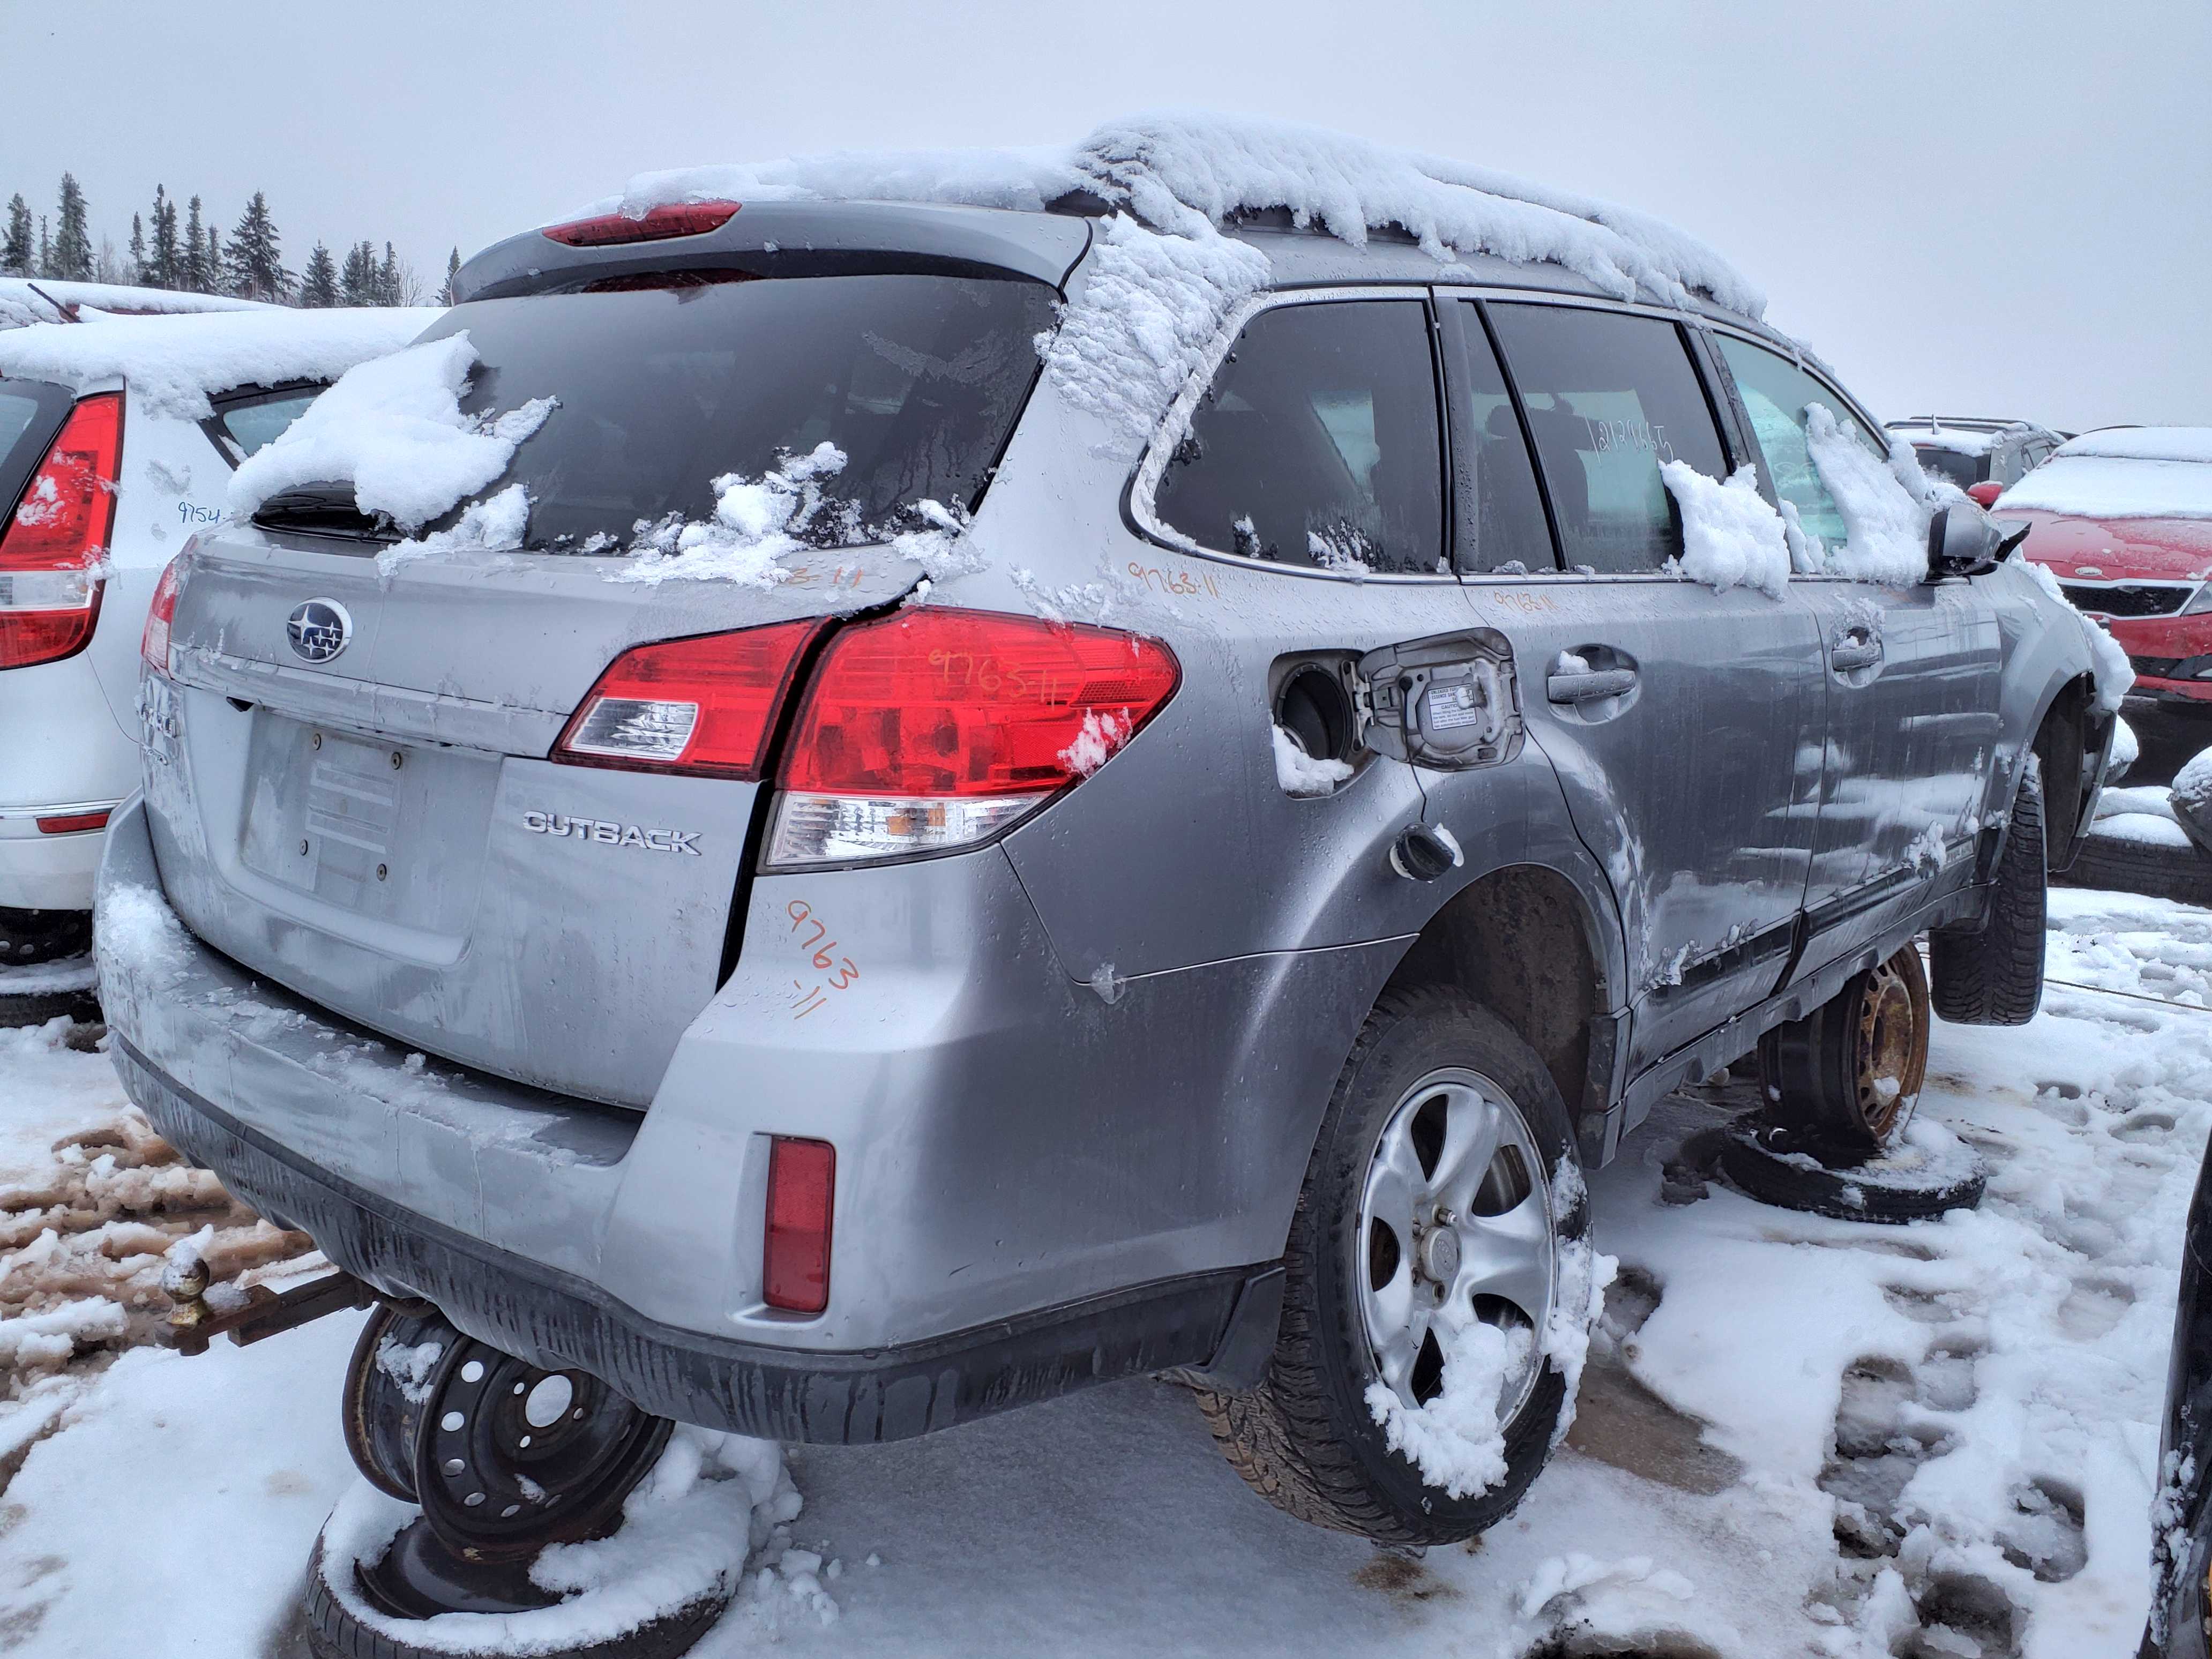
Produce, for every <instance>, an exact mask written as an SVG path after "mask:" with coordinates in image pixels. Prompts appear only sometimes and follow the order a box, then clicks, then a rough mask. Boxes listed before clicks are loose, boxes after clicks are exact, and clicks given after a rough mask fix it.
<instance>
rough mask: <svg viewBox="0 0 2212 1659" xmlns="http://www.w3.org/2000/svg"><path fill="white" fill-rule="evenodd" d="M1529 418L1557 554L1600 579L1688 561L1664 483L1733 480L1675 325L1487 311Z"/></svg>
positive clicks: (1537, 310)
mask: <svg viewBox="0 0 2212 1659" xmlns="http://www.w3.org/2000/svg"><path fill="white" fill-rule="evenodd" d="M1490 315H1491V319H1492V322H1493V323H1494V324H1495V325H1497V329H1498V343H1499V345H1500V346H1501V347H1503V348H1504V352H1505V361H1506V362H1507V363H1508V364H1510V366H1511V368H1512V370H1513V380H1514V384H1515V385H1516V386H1518V387H1519V388H1520V392H1521V400H1522V405H1523V407H1524V408H1525V409H1526V410H1528V428H1529V431H1530V433H1531V434H1532V435H1534V438H1535V441H1536V454H1537V457H1538V459H1540V460H1541V462H1542V463H1543V467H1544V482H1545V483H1547V485H1548V486H1549V487H1550V489H1551V493H1552V510H1553V513H1555V514H1556V515H1557V517H1558V519H1559V543H1560V552H1561V554H1562V556H1564V557H1565V560H1566V562H1567V563H1568V565H1569V566H1570V567H1572V566H1577V565H1583V566H1588V567H1589V568H1592V569H1594V570H1596V571H1597V572H1599V573H1600V574H1607V575H1613V574H1636V573H1640V572H1644V571H1652V570H1656V569H1658V568H1661V567H1662V566H1663V565H1664V564H1665V563H1666V562H1667V561H1668V560H1669V559H1671V558H1675V557H1678V556H1680V553H1681V550H1682V532H1681V528H1680V522H1679V520H1677V518H1676V517H1675V513H1674V502H1673V500H1672V498H1671V497H1669V496H1668V493H1667V486H1666V484H1665V483H1664V482H1663V481H1662V479H1661V477H1660V476H1659V468H1660V465H1661V464H1662V463H1663V462H1666V461H1674V460H1680V461H1686V462H1688V463H1689V464H1690V465H1692V466H1693V467H1695V468H1697V470H1698V471H1700V472H1704V473H1707V474H1709V475H1711V477H1722V476H1723V474H1725V473H1726V471H1728V463H1727V459H1726V458H1725V455H1724V453H1723V450H1722V448H1721V438H1720V430H1719V428H1717V426H1716V425H1715V424H1714V422H1713V415H1712V409H1711V405H1710V404H1707V402H1706V401H1705V387H1704V386H1703V384H1702V383H1701V382H1700V381H1699V379H1698V372H1697V370H1696V369H1695V368H1693V367H1692V365H1691V362H1690V356H1689V353H1688V351H1687V350H1686V349H1685V348H1684V346H1683V344H1682V337H1681V335H1680V332H1679V331H1677V330H1676V328H1675V326H1674V324H1672V323H1669V322H1662V321H1661V320H1660V319H1656V318H1652V317H1632V316H1628V315H1626V314H1625V313H1620V312H1611V311H1583V310H1579V309H1577V308H1576V307H1570V306H1532V305H1510V304H1509V305H1492V306H1491V307H1490Z"/></svg>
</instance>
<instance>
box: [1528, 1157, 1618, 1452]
mask: <svg viewBox="0 0 2212 1659" xmlns="http://www.w3.org/2000/svg"><path fill="white" fill-rule="evenodd" d="M1552 1204H1553V1209H1554V1210H1555V1211H1556V1212H1558V1213H1559V1214H1560V1215H1562V1216H1571V1215H1572V1214H1574V1213H1575V1212H1577V1211H1578V1210H1583V1209H1586V1208H1587V1206H1589V1189H1588V1188H1586V1187H1585V1186H1584V1185H1583V1172H1582V1166H1581V1165H1580V1164H1577V1162H1576V1161H1575V1158H1574V1157H1573V1155H1572V1154H1571V1153H1562V1154H1561V1155H1560V1158H1559V1163H1558V1164H1555V1165H1554V1166H1553V1170H1552ZM1619 1273H1620V1262H1619V1261H1616V1260H1615V1259H1614V1258H1613V1257H1612V1256H1609V1255H1601V1254H1599V1252H1598V1250H1597V1249H1596V1247H1595V1245H1593V1244H1592V1243H1590V1236H1589V1233H1587V1232H1584V1233H1583V1234H1582V1235H1581V1236H1580V1237H1576V1238H1571V1239H1569V1240H1567V1241H1566V1242H1565V1243H1562V1244H1561V1245H1560V1246H1559V1264H1558V1267H1557V1269H1556V1277H1555V1278H1554V1279H1553V1285H1552V1310H1551V1312H1550V1314H1549V1315H1547V1316H1546V1318H1545V1321H1544V1329H1543V1333H1542V1334H1541V1337H1540V1338H1539V1339H1538V1341H1537V1348H1538V1351H1539V1352H1541V1353H1542V1354H1543V1356H1544V1362H1545V1364H1547V1365H1549V1366H1550V1367H1551V1368H1552V1369H1553V1370H1555V1371H1557V1372H1558V1373H1559V1381H1560V1383H1561V1384H1562V1385H1563V1391H1562V1394H1561V1396H1560V1401H1559V1421H1558V1422H1557V1423H1555V1424H1553V1427H1552V1444H1553V1446H1554V1447H1555V1448H1556V1447H1557V1446H1558V1445H1559V1443H1560V1442H1561V1441H1563V1440H1565V1438H1566V1437H1567V1431H1568V1430H1570V1429H1571V1428H1572V1427H1574V1425H1575V1402H1576V1400H1577V1397H1578V1396H1579V1395H1580V1394H1581V1391H1582V1382H1583V1366H1584V1364H1587V1363H1588V1361H1589V1337H1590V1327H1591V1325H1592V1324H1593V1323H1594V1322H1595V1321H1596V1319H1597V1316H1598V1315H1599V1314H1600V1313H1601V1312H1603V1311H1604V1309H1605V1292H1606V1290H1607V1286H1609V1285H1611V1284H1612V1283H1613V1279H1615V1278H1616V1277H1617V1276H1618V1275H1619Z"/></svg>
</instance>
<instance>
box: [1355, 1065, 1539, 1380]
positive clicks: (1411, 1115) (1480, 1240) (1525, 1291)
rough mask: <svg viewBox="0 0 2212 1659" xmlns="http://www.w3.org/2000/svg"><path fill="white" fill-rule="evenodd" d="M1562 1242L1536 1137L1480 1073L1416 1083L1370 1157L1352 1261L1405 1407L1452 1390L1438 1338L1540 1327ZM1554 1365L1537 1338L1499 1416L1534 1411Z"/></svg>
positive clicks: (1451, 1073)
mask: <svg viewBox="0 0 2212 1659" xmlns="http://www.w3.org/2000/svg"><path fill="white" fill-rule="evenodd" d="M1558 1249H1559V1246H1558V1239H1557V1231H1556V1226H1555V1222H1554V1218H1553V1212H1552V1194H1551V1186H1550V1182H1548V1181H1547V1178H1546V1176H1545V1173H1544V1159H1543V1158H1542V1157H1541V1155H1540V1154H1539V1153H1538V1151H1537V1147H1536V1141H1535V1137H1534V1135H1533V1134H1532V1133H1530V1131H1529V1128H1528V1124H1527V1122H1526V1121H1523V1119H1522V1115H1521V1113H1520V1111H1519V1109H1517V1108H1516V1106H1515V1105H1514V1104H1513V1102H1512V1101H1511V1099H1510V1097H1508V1096H1507V1095H1506V1093H1505V1091H1504V1090H1503V1089H1501V1088H1499V1087H1498V1085H1496V1084H1495V1083H1493V1082H1492V1081H1491V1080H1490V1079H1487V1078H1486V1077H1484V1076H1482V1075H1481V1074H1480V1073H1477V1072H1473V1071H1468V1070H1463V1069H1459V1068H1452V1069H1449V1070H1443V1071H1438V1072H1435V1073H1431V1074H1430V1075H1428V1076H1426V1077H1424V1078H1422V1079H1420V1080H1419V1082H1417V1083H1416V1084H1415V1085H1413V1087H1412V1088H1410V1089H1408V1090H1407V1091H1406V1093H1405V1097H1404V1098H1403V1099H1401V1101H1400V1102H1399V1103H1398V1105H1397V1106H1396V1108H1395V1109H1394V1110H1393V1111H1392V1112H1391V1114H1390V1115H1389V1117H1388V1118H1387V1119H1386V1120H1385V1121H1384V1123H1383V1130H1382V1133H1381V1134H1380V1135H1379V1136H1378V1137H1377V1139H1376V1145H1375V1150H1374V1152H1373V1155H1372V1156H1371V1158H1370V1160H1369V1163H1368V1168H1367V1176H1366V1180H1365V1182H1364V1186H1363V1190H1362V1194H1361V1199H1360V1206H1359V1226H1358V1233H1357V1235H1356V1236H1355V1237H1354V1239H1353V1242H1352V1255H1353V1261H1352V1264H1351V1266H1352V1273H1353V1275H1354V1282H1355V1299H1356V1301H1357V1303H1358V1308H1359V1312H1360V1321H1361V1325H1362V1327H1363V1328H1364V1332H1365V1334H1366V1338H1367V1343H1368V1347H1369V1351H1370V1353H1371V1354H1372V1356H1373V1358H1374V1360H1375V1365H1376V1371H1377V1373H1378V1374H1379V1375H1380V1376H1381V1377H1382V1379H1383V1382H1384V1383H1386V1384H1388V1385H1389V1388H1390V1389H1392V1390H1393V1391H1394V1392H1395V1394H1396V1395H1397V1396H1398V1397H1399V1399H1400V1400H1401V1401H1404V1402H1405V1403H1406V1404H1407V1406H1421V1405H1425V1404H1426V1403H1427V1402H1428V1401H1430V1400H1432V1399H1434V1398H1435V1397H1436V1395H1437V1394H1439V1393H1440V1392H1442V1390H1443V1348H1442V1346H1441V1343H1440V1339H1444V1338H1449V1336H1451V1335H1452V1334H1455V1333H1456V1332H1457V1331H1459V1330H1461V1329H1462V1328H1464V1327H1465V1326H1466V1325H1467V1324H1468V1323H1469V1322H1474V1321H1476V1320H1481V1321H1485V1322H1488V1323H1491V1324H1493V1325H1498V1326H1501V1327H1504V1328H1508V1329H1511V1328H1522V1329H1528V1330H1531V1331H1541V1329H1542V1328H1544V1323H1545V1321H1546V1320H1547V1318H1548V1317H1549V1316H1550V1314H1551V1310H1552V1296H1553V1286H1554V1281H1555V1279H1556V1278H1557V1270H1558ZM1542 1369H1543V1358H1542V1355H1541V1353H1540V1352H1538V1349H1537V1345H1536V1344H1535V1343H1534V1342H1533V1341H1532V1342H1531V1343H1529V1344H1528V1351H1527V1352H1526V1354H1525V1356H1524V1357H1523V1358H1522V1360H1521V1362H1520V1364H1519V1365H1518V1366H1517V1368H1516V1370H1514V1371H1513V1372H1511V1373H1510V1374H1509V1375H1508V1376H1507V1377H1506V1378H1505V1381H1504V1387H1503V1389H1502V1390H1501V1395H1500V1399H1499V1401H1498V1419H1499V1420H1500V1421H1510V1419H1512V1418H1513V1417H1514V1416H1515V1415H1516V1413H1519V1412H1520V1410H1521V1408H1522V1407H1523V1406H1525V1405H1526V1404H1527V1403H1528V1398H1529V1395H1531V1394H1532V1393H1533V1392H1534V1389H1535V1386H1536V1382H1537V1378H1538V1377H1539V1376H1540V1375H1541V1372H1542Z"/></svg>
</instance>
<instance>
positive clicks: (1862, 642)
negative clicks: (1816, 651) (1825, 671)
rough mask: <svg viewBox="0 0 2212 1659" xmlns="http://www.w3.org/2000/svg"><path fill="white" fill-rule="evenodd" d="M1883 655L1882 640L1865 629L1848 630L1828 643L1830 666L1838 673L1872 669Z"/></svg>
mask: <svg viewBox="0 0 2212 1659" xmlns="http://www.w3.org/2000/svg"><path fill="white" fill-rule="evenodd" d="M1881 655H1882V653H1881V639H1880V637H1879V636H1878V635H1875V634H1872V633H1870V632H1869V631H1868V630H1867V629H1863V628H1852V629H1845V630H1844V632H1843V633H1840V634H1838V635H1836V637H1835V638H1834V639H1832V640H1831V641H1828V666H1829V667H1831V668H1832V669H1834V670H1836V671H1838V673H1849V672H1850V671H1851V670H1852V669H1854V668H1871V667H1873V666H1874V665H1875V664H1876V663H1878V662H1880V661H1881Z"/></svg>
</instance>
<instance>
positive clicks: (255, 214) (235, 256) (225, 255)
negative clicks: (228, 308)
mask: <svg viewBox="0 0 2212 1659" xmlns="http://www.w3.org/2000/svg"><path fill="white" fill-rule="evenodd" d="M222 264H223V275H224V276H226V277H228V279H229V285H230V291H231V292H232V293H234V294H235V295H239V296H240V298H241V299H246V300H282V299H283V297H284V296H285V295H286V294H287V293H288V292H289V291H290V289H291V286H292V274H291V272H289V271H288V270H285V269H284V260H283V249H282V248H281V247H280V246H279V245H278V242H277V237H276V221H274V220H273V219H271V218H270V216H269V199H268V197H265V196H264V195H263V194H262V193H261V191H258V190H257V191H254V192H253V199H252V201H250V202H248V203H247V204H246V211H245V212H243V213H241V214H240V215H239V216H238V223H237V225H236V226H235V227H234V228H233V229H232V230H231V233H230V242H229V245H228V246H226V247H225V248H224V249H223V251H222Z"/></svg>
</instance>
